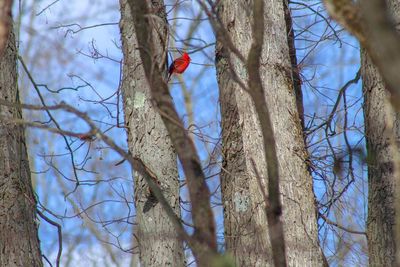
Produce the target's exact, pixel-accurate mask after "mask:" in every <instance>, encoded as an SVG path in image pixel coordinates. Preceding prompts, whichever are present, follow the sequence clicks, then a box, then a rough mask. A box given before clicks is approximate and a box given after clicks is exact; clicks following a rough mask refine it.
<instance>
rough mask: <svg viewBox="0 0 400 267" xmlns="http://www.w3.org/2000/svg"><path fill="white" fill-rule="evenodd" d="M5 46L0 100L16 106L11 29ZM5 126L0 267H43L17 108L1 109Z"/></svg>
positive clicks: (0, 164)
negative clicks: (14, 120)
mask: <svg viewBox="0 0 400 267" xmlns="http://www.w3.org/2000/svg"><path fill="white" fill-rule="evenodd" d="M10 32H11V33H10V35H9V38H8V44H7V46H6V48H5V51H4V54H3V55H2V57H1V58H0V99H3V100H6V101H10V102H15V103H19V95H18V87H17V69H16V64H17V62H16V59H17V48H16V46H15V38H14V34H13V32H12V26H11V28H10ZM0 113H1V117H3V118H5V119H6V120H7V122H4V123H2V125H1V127H0V229H1V230H0V266H7V267H14V266H15V267H26V266H32V267H36V266H42V258H41V252H40V246H39V239H38V231H37V225H36V223H35V219H36V200H35V197H34V195H33V190H32V183H31V176H30V175H31V173H30V170H29V162H28V157H27V152H26V144H25V135H24V129H23V127H22V126H16V125H14V124H12V123H9V122H8V120H10V121H12V119H21V118H22V113H21V109H19V108H9V107H5V106H1V107H0Z"/></svg>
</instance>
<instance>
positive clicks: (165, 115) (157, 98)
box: [128, 0, 218, 266]
mask: <svg viewBox="0 0 400 267" xmlns="http://www.w3.org/2000/svg"><path fill="white" fill-rule="evenodd" d="M128 3H129V6H130V8H131V11H132V14H133V21H134V25H135V31H136V36H137V40H138V44H139V52H140V58H141V60H142V62H143V67H144V71H145V74H146V79H147V82H148V83H149V85H150V91H151V96H152V99H153V100H154V103H155V107H156V109H157V111H158V113H159V114H160V115H161V119H162V121H163V122H164V125H165V126H166V128H167V130H168V133H169V135H170V138H171V141H172V144H173V145H174V148H175V149H176V152H177V154H178V158H179V160H180V162H181V164H182V169H183V172H184V174H185V178H186V185H187V188H188V192H189V196H190V202H191V205H192V210H191V211H192V220H193V228H194V233H193V235H192V236H190V238H188V237H185V241H187V242H188V244H189V246H190V248H191V249H192V252H193V256H194V258H195V259H196V261H197V263H198V266H209V265H210V261H211V260H212V258H214V257H216V256H218V252H217V239H216V230H215V222H214V214H213V212H212V209H211V205H210V190H209V188H208V186H207V183H206V177H205V174H204V172H203V169H202V166H201V162H200V159H199V156H198V155H197V151H196V147H195V145H194V142H193V140H192V139H191V138H190V137H189V134H188V132H187V131H186V129H185V128H184V126H183V123H182V121H181V119H180V118H179V116H178V113H177V111H176V109H175V106H174V103H173V100H172V97H171V95H170V93H169V90H168V85H167V83H166V81H165V75H164V74H165V72H164V73H163V72H161V70H160V67H159V66H158V63H157V61H156V60H155V58H154V55H155V54H156V53H155V51H156V48H155V47H156V42H157V39H155V38H154V35H152V34H151V30H152V29H153V27H154V26H153V25H152V17H154V16H152V12H154V10H157V9H153V10H149V7H148V5H147V3H146V2H145V1H142V0H129V1H128ZM177 229H179V228H178V227H177Z"/></svg>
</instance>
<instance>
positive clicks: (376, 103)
mask: <svg viewBox="0 0 400 267" xmlns="http://www.w3.org/2000/svg"><path fill="white" fill-rule="evenodd" d="M387 4H388V9H389V11H390V12H389V13H390V15H391V16H392V19H393V20H394V21H395V22H397V23H398V22H399V21H400V6H399V5H398V1H393V0H391V1H387ZM361 62H362V78H363V79H362V81H363V92H364V119H365V137H366V142H367V153H368V221H367V237H368V256H369V264H370V266H395V262H396V261H395V259H396V244H395V238H394V237H395V236H396V235H395V228H394V227H395V221H396V218H395V216H396V215H395V198H394V196H395V178H396V177H395V168H394V159H395V158H396V155H395V154H396V152H395V151H393V149H392V147H391V146H392V145H393V144H391V143H390V139H389V138H388V136H390V135H393V134H394V136H395V138H396V140H398V139H399V138H400V120H399V119H400V117H399V113H393V112H391V113H388V112H387V110H388V109H387V108H385V107H387V106H388V105H390V102H389V99H390V96H389V93H388V91H387V88H386V87H385V84H384V82H383V81H382V77H381V75H380V74H379V72H378V69H377V68H376V67H375V65H374V64H372V61H371V59H370V57H369V56H368V55H367V53H366V52H365V51H363V52H362V53H361ZM389 110H390V108H389ZM388 120H391V121H393V122H394V127H393V129H388V127H387V122H388ZM388 131H390V132H388ZM393 131H394V132H393ZM397 146H398V143H397ZM397 154H398V152H397Z"/></svg>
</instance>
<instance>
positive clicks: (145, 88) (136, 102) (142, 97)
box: [120, 0, 185, 266]
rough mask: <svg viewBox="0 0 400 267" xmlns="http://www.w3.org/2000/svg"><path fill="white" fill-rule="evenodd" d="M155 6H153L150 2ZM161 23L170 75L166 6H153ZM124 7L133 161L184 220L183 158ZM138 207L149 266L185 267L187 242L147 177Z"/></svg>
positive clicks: (157, 34)
mask: <svg viewBox="0 0 400 267" xmlns="http://www.w3.org/2000/svg"><path fill="white" fill-rule="evenodd" d="M149 2H150V1H149ZM151 3H152V7H151V8H152V9H154V10H157V11H156V12H155V15H157V16H158V17H159V20H152V21H153V22H154V25H153V26H154V28H153V33H152V34H153V35H154V38H156V40H157V44H158V45H157V47H156V51H157V55H156V59H157V60H156V62H159V63H160V64H162V63H161V62H164V64H162V65H160V66H159V68H160V69H161V70H162V71H163V72H165V71H166V62H165V59H166V56H167V50H166V49H167V46H166V42H167V21H166V13H165V8H164V3H163V1H162V0H159V1H151ZM120 5H121V22H120V28H121V36H122V46H123V54H124V67H123V78H122V93H123V102H124V112H125V124H126V127H127V130H128V145H129V151H130V152H131V154H132V156H134V157H139V158H140V159H141V160H142V161H143V162H144V164H145V165H146V166H147V167H148V168H150V169H151V171H152V172H154V174H155V175H156V176H157V178H158V179H159V181H158V183H159V185H160V187H161V188H162V191H163V193H164V196H165V197H166V199H167V200H168V202H169V204H170V205H171V207H172V208H173V210H174V212H175V214H177V215H178V216H179V217H180V206H179V175H178V169H177V156H176V153H175V150H174V148H173V146H172V143H171V140H170V137H169V135H168V132H167V130H166V128H165V126H164V123H163V121H162V120H161V117H160V115H159V114H158V113H157V111H156V110H155V108H154V107H153V102H152V98H151V93H150V88H149V84H148V82H147V80H146V76H145V73H144V69H143V65H142V61H141V58H140V53H139V45H138V42H137V39H136V34H135V29H134V24H133V19H132V15H131V9H130V7H129V5H128V3H127V1H126V0H120ZM134 179H135V206H136V222H137V226H136V227H137V229H136V231H135V232H136V233H137V237H136V238H137V239H138V240H137V241H138V244H139V250H140V262H141V264H142V265H143V266H184V265H185V261H184V254H183V243H182V240H179V239H178V233H177V232H176V230H175V228H174V227H173V224H172V223H171V221H170V219H169V218H168V216H167V214H166V212H165V210H164V209H163V208H162V207H161V205H159V204H157V200H156V198H155V196H154V195H152V194H151V193H150V190H149V187H148V186H147V183H146V182H145V180H144V178H143V176H142V175H140V174H139V173H137V172H135V173H134Z"/></svg>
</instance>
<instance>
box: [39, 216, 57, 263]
mask: <svg viewBox="0 0 400 267" xmlns="http://www.w3.org/2000/svg"><path fill="white" fill-rule="evenodd" d="M36 212H37V214H39V216H40V217H41V218H42V219H43V220H45V221H46V222H48V223H49V224H51V225H53V226H55V227H57V233H58V252H57V259H56V266H57V267H60V260H61V254H62V248H63V245H62V231H61V225H60V224H58V223H56V222H55V221H53V220H51V219H50V218H49V217H47V216H46V215H44V214H43V213H42V212H41V211H40V210H36Z"/></svg>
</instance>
